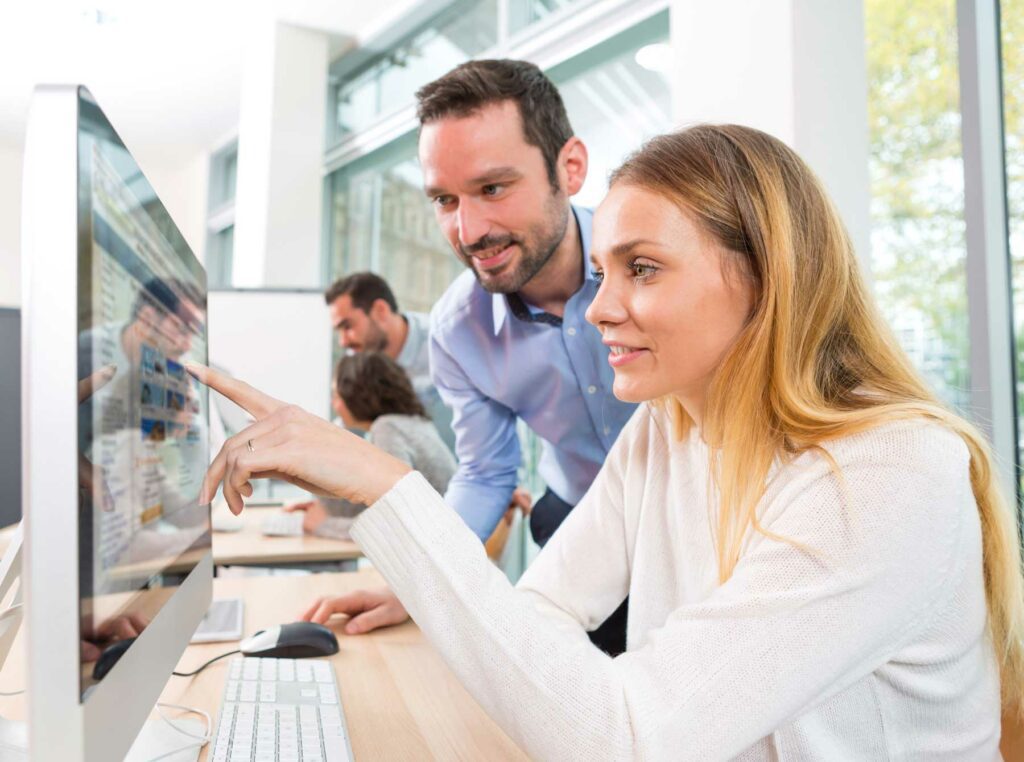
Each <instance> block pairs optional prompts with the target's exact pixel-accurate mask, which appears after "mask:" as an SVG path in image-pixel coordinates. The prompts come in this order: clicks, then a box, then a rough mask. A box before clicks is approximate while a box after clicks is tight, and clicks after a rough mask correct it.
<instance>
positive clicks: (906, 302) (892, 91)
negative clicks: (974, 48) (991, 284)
mask: <svg viewBox="0 0 1024 762" xmlns="http://www.w3.org/2000/svg"><path fill="white" fill-rule="evenodd" d="M864 16H865V25H866V32H867V65H868V119H869V128H870V150H871V156H870V175H871V223H872V233H871V273H870V275H871V279H872V281H873V285H874V291H875V295H876V297H877V300H878V303H879V305H880V307H881V309H882V312H883V314H884V315H885V317H886V318H887V320H888V321H889V324H890V325H891V326H892V328H893V329H894V331H895V333H896V336H897V338H898V339H899V341H900V343H901V344H902V345H903V348H904V349H905V350H906V352H907V353H908V354H909V355H910V357H911V359H912V360H913V361H914V363H915V364H916V366H917V368H918V369H919V370H920V371H921V372H922V373H923V374H924V375H925V377H926V378H927V379H928V381H929V383H930V384H931V385H932V387H933V388H934V389H935V390H936V391H937V392H938V394H939V396H940V397H942V398H943V400H944V401H946V402H947V403H949V404H951V405H954V406H956V407H958V408H960V410H961V411H964V412H966V411H967V408H968V406H969V389H970V372H969V365H968V344H967V339H968V323H967V282H966V269H965V266H966V242H965V224H964V190H963V184H964V180H963V176H964V175H963V157H962V146H961V139H960V104H959V96H960V93H959V82H958V64H957V19H956V0H865V4H864Z"/></svg>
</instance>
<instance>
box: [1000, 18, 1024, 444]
mask: <svg viewBox="0 0 1024 762" xmlns="http://www.w3.org/2000/svg"><path fill="white" fill-rule="evenodd" d="M999 12H1000V19H999V20H1000V36H1001V37H1002V39H1001V43H1002V45H1001V48H1002V50H1001V55H1002V75H1003V138H1004V141H1005V150H1006V157H1005V165H1006V207H1007V208H1006V211H1007V216H1008V218H1009V219H1008V221H1007V229H1008V232H1009V238H1010V263H1011V280H1012V288H1013V315H1014V339H1013V341H1014V349H1015V358H1014V359H1015V364H1016V381H1017V389H1016V392H1017V394H1016V397H1017V431H1018V432H1022V431H1024V420H1022V418H1021V416H1022V414H1024V382H1022V379H1024V93H1022V88H1024V49H1022V46H1024V0H1003V1H1002V2H1001V3H1000V6H999ZM1022 445H1024V443H1021V442H1018V444H1017V447H1018V451H1020V450H1021V448H1022ZM1018 462H1024V453H1021V454H1020V455H1019V459H1018Z"/></svg>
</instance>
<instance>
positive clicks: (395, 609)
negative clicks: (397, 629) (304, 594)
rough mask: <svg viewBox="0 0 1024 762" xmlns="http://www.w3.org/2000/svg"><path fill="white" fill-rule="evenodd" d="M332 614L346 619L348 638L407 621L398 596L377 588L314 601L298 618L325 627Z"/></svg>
mask: <svg viewBox="0 0 1024 762" xmlns="http://www.w3.org/2000/svg"><path fill="white" fill-rule="evenodd" d="M334 614H346V615H348V616H349V617H350V619H349V621H348V623H347V624H346V625H345V632H346V633H347V634H348V635H361V634H362V633H364V632H370V631H371V630H376V629H378V628H380V627H390V626H391V625H394V624H401V623H402V622H404V621H405V620H406V619H408V618H409V613H408V612H407V611H406V610H405V607H404V606H402V604H401V602H400V601H399V600H398V597H397V596H396V595H395V594H394V593H392V592H391V590H389V589H388V588H386V587H380V588H376V589H374V590H357V591H356V592H354V593H348V594H347V595H338V596H335V597H331V598H318V599H317V600H316V601H315V602H314V603H313V605H312V606H310V607H309V609H308V610H307V611H306V612H305V613H304V614H303V615H302V617H301V619H302V621H304V622H316V623H317V624H326V623H327V620H328V619H330V618H331V616H333V615H334Z"/></svg>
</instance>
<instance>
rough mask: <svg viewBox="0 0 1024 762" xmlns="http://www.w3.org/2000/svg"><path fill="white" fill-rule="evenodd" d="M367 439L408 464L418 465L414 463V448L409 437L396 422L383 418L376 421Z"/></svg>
mask: <svg viewBox="0 0 1024 762" xmlns="http://www.w3.org/2000/svg"><path fill="white" fill-rule="evenodd" d="M366 440H367V441H368V442H371V443H373V444H374V445H376V446H377V447H379V448H380V449H382V450H383V451H384V452H386V453H388V454H389V455H393V456H394V457H396V458H398V459H399V460H400V461H402V462H403V463H405V464H406V465H408V466H412V467H413V468H415V467H416V464H415V463H413V458H414V456H413V451H412V448H411V447H410V446H409V439H408V437H406V436H405V435H404V433H403V432H402V430H401V428H399V426H398V425H396V424H395V423H393V422H391V421H388V420H382V419H378V420H376V421H374V423H373V425H372V426H371V427H370V431H369V433H368V434H367V435H366Z"/></svg>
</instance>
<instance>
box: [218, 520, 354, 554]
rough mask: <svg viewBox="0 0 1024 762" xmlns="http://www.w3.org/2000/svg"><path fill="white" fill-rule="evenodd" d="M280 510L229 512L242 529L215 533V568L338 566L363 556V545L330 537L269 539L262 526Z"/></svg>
mask: <svg viewBox="0 0 1024 762" xmlns="http://www.w3.org/2000/svg"><path fill="white" fill-rule="evenodd" d="M280 510H281V509H280V508H246V509H245V510H244V511H242V513H241V514H239V515H238V516H232V515H231V514H230V513H229V512H227V511H226V509H225V513H226V515H227V516H228V517H230V518H229V519H228V520H230V521H237V522H239V523H240V524H241V525H242V529H241V530H240V531H237V532H214V533H213V563H214V565H215V566H236V565H237V566H302V565H309V564H323V563H337V562H340V561H351V560H354V559H357V558H360V557H362V555H363V554H362V552H361V551H360V550H359V546H358V545H356V544H355V543H354V542H352V541H351V540H333V539H331V538H328V537H317V536H315V535H303V536H302V537H266V536H264V534H263V532H262V531H261V529H260V527H261V525H262V524H263V521H264V520H265V519H266V518H268V517H269V516H271V515H273V514H275V513H278V512H279V511H280Z"/></svg>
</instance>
